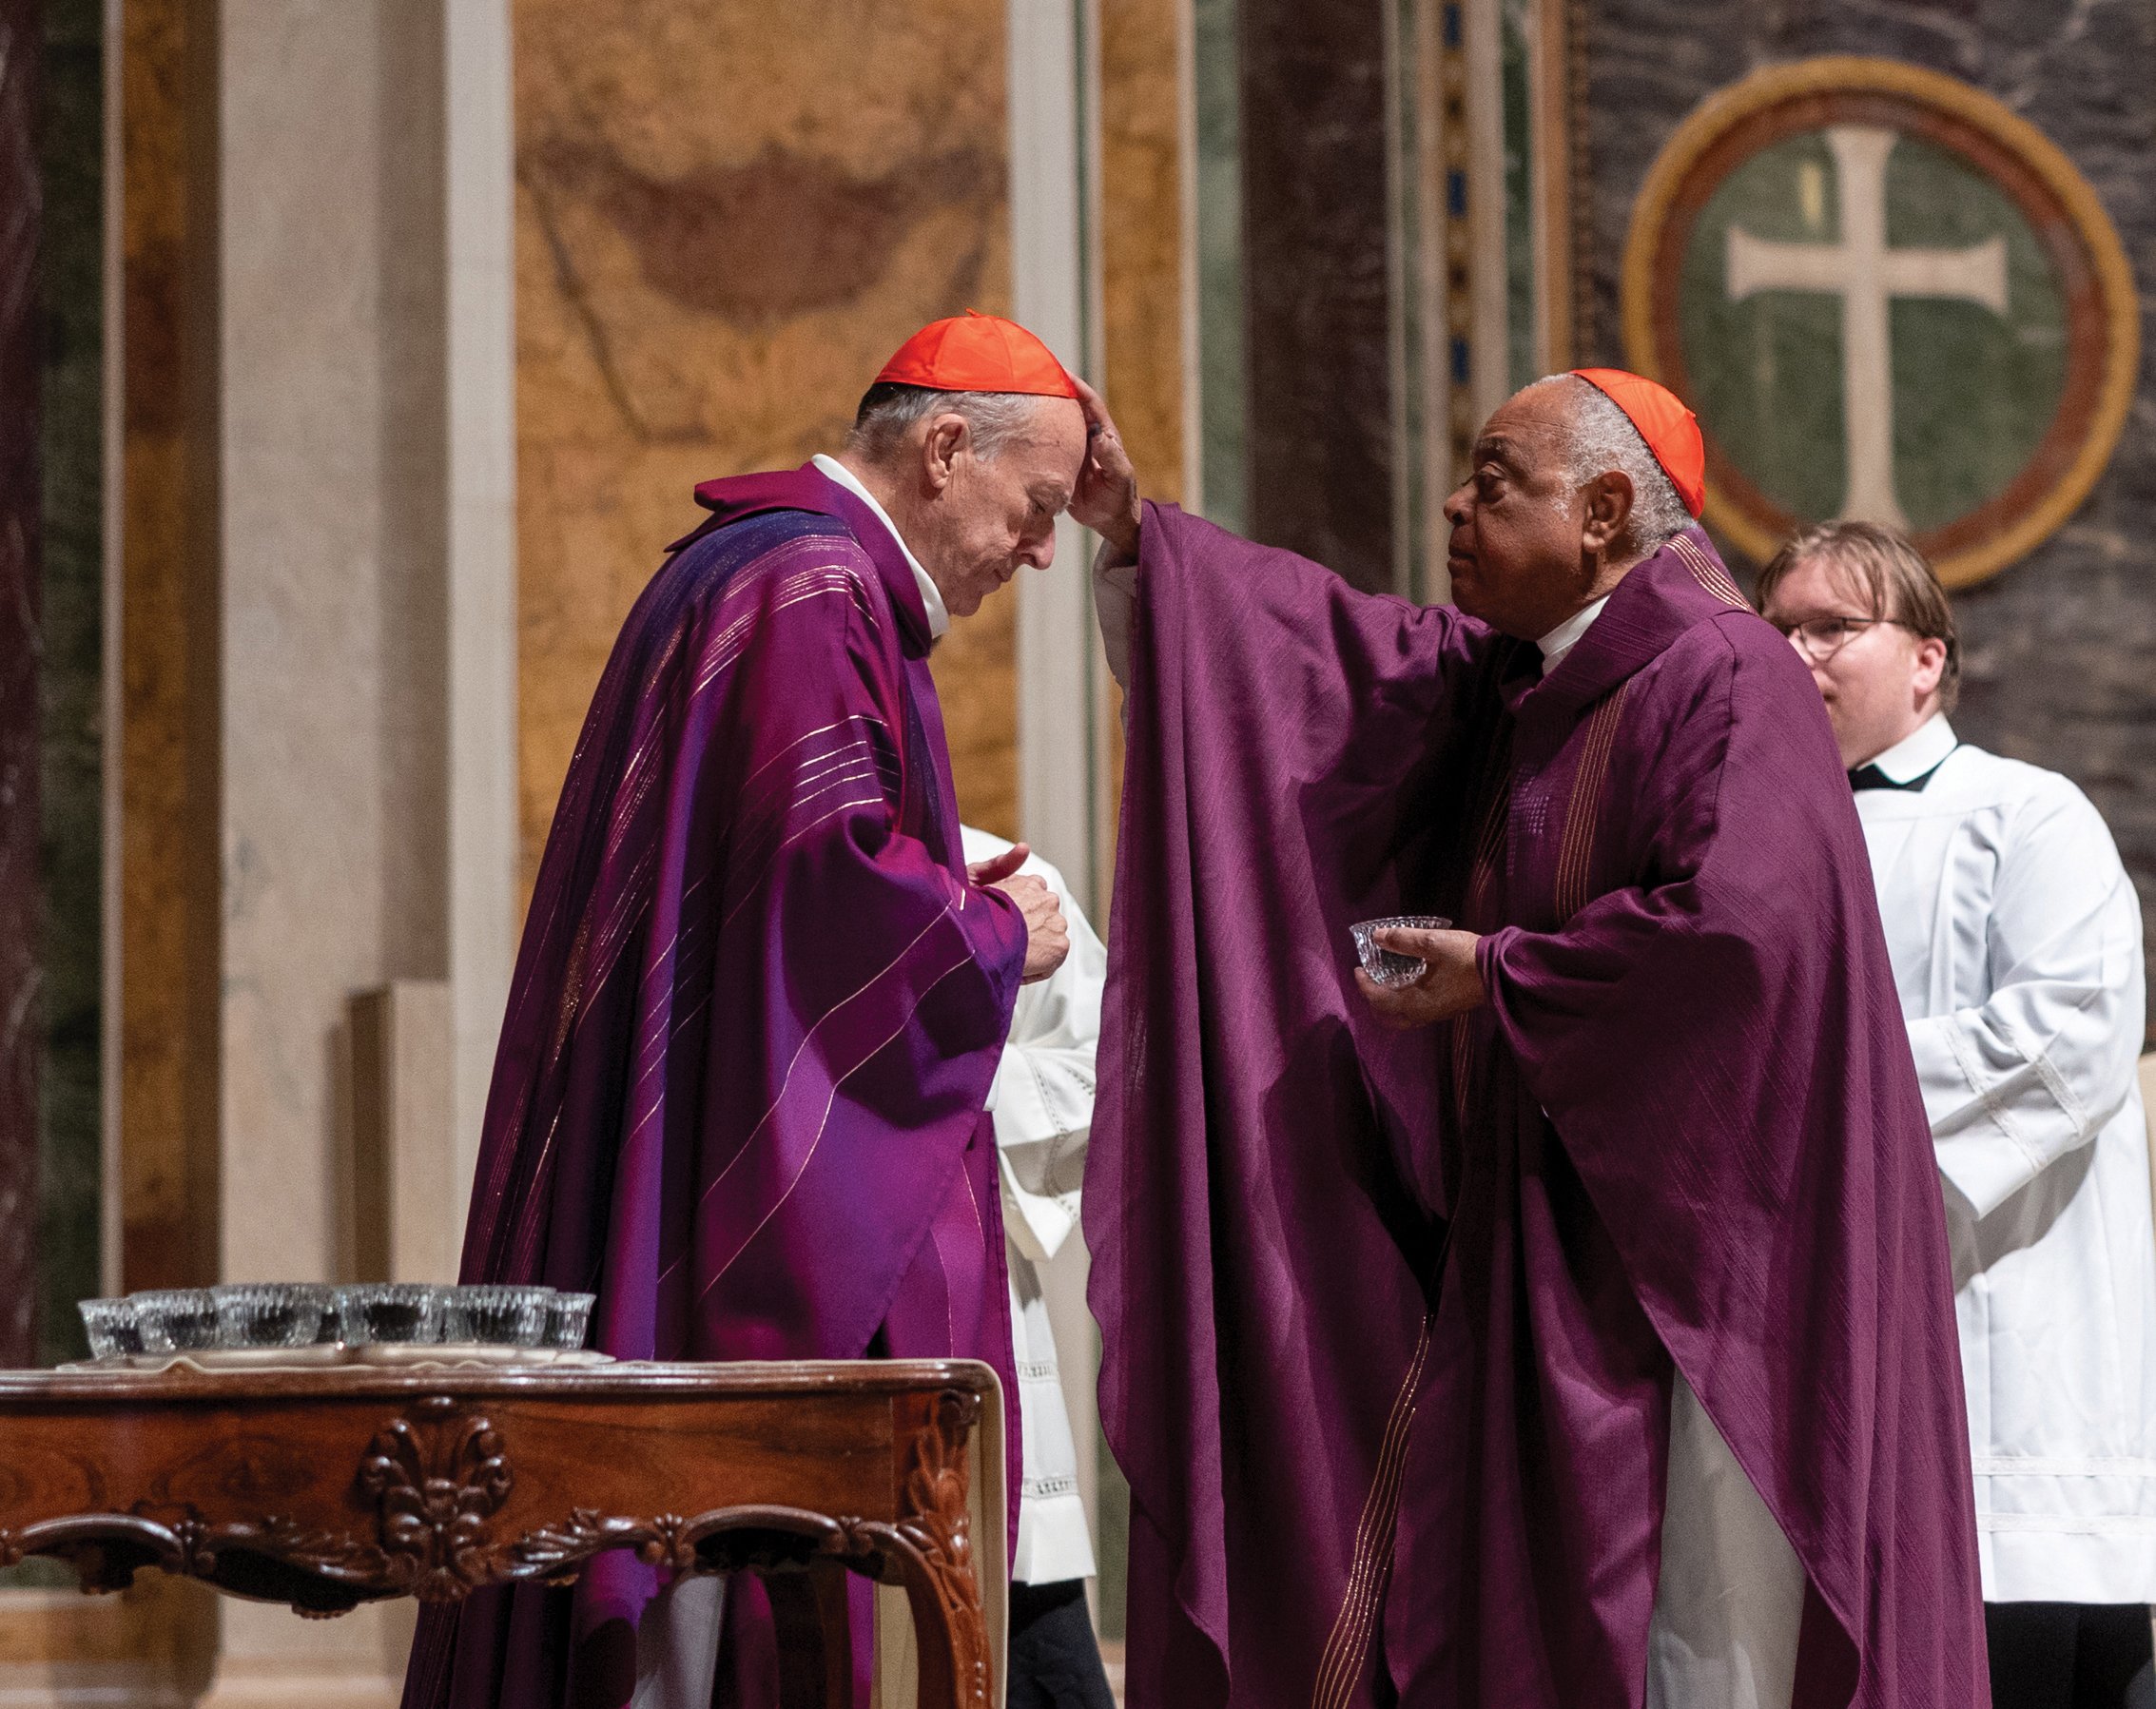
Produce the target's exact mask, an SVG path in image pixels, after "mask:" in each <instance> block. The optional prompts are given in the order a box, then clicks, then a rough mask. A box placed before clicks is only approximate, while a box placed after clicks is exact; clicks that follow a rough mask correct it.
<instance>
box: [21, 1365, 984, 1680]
mask: <svg viewBox="0 0 2156 1709" xmlns="http://www.w3.org/2000/svg"><path fill="white" fill-rule="evenodd" d="M997 1394H998V1391H997V1386H996V1382H995V1378H994V1376H993V1375H992V1373H991V1372H990V1370H989V1369H988V1367H986V1366H985V1365H977V1364H972V1363H968V1362H964V1361H957V1360H952V1361H942V1360H937V1361H926V1360H923V1361H911V1360H890V1361H875V1362H867V1363H845V1364H820V1365H817V1364H788V1365H630V1364H624V1365H592V1366H581V1367H574V1368H570V1367H554V1368H549V1367H544V1366H541V1367H535V1368H531V1369H515V1368H508V1367H493V1368H485V1367H475V1366H458V1367H432V1368H420V1369H398V1368H387V1367H379V1366H360V1365H336V1366H324V1367H320V1368H318V1369H297V1368H292V1367H285V1368H282V1369H274V1370H267V1369H265V1370H251V1371H237V1370H218V1371H199V1370H194V1369H190V1368H187V1367H175V1368H173V1369H168V1370H165V1371H161V1372H148V1371H126V1372H120V1371H110V1372H108V1371H85V1370H80V1369H77V1370H68V1371H0V1565H12V1564H14V1563H16V1562H18V1561H20V1560H21V1559H22V1558H23V1557H24V1556H26V1555H46V1556H52V1557H55V1558H57V1559H60V1560H63V1561H66V1562H68V1563H71V1564H72V1565H73V1566H74V1567H75V1568H76V1569H77V1571H78V1572H79V1573H80V1574H81V1576H82V1580H83V1583H84V1587H85V1588H86V1589H89V1590H118V1589H122V1588H125V1587H126V1585H127V1584H128V1583H130V1582H131V1580H132V1579H133V1577H134V1575H135V1573H136V1571H137V1570H138V1569H140V1568H142V1567H144V1566H156V1567H162V1568H163V1569H164V1570H165V1571H166V1572H173V1573H185V1574H186V1575H187V1576H189V1577H191V1578H197V1579H202V1580H205V1581H207V1582H208V1583H211V1584H213V1585H215V1586H216V1587H217V1588H219V1589H220V1590H223V1591H227V1592H230V1593H231V1594H233V1595H235V1596H243V1597H252V1598H257V1599H262V1600H267V1601H274V1602H289V1603H290V1604H291V1605H292V1606H293V1607H294V1608H296V1609H297V1610H299V1611H300V1612H301V1613H302V1614H310V1615H328V1614H340V1613H343V1612H345V1611H346V1610H348V1609H350V1608H352V1607H354V1606H355V1605H357V1604H358V1603H359V1602H370V1601H375V1600H378V1599H380V1598H385V1597H398V1596H413V1597H418V1598H419V1599H420V1600H421V1601H423V1602H456V1601H457V1600H459V1599H460V1598H463V1597H465V1596H468V1595H470V1594H471V1593H472V1592H473V1591H475V1590H477V1589H479V1588H481V1587H482V1586H486V1585H493V1584H505V1583H515V1582H516V1581H519V1580H543V1581H546V1582H549V1583H561V1582H564V1581H567V1580H571V1579H573V1578H575V1577H576V1575H577V1572H578V1571H579V1569H580V1568H581V1566H582V1565H583V1563H585V1562H587V1561H589V1560H591V1559H592V1557H593V1556H594V1555H597V1554H599V1553H601V1552H603V1551H605V1550H608V1549H620V1548H628V1549H634V1550H636V1551H637V1552H638V1554H639V1555H641V1556H642V1558H643V1559H644V1560H646V1561H647V1562H650V1563H653V1564H655V1565H661V1564H663V1565H667V1566H670V1567H671V1568H673V1569H674V1570H675V1571H676V1572H719V1571H737V1570H744V1569H747V1570H752V1571H756V1572H759V1573H761V1574H763V1575H765V1580H766V1583H767V1586H768V1587H769V1588H770V1590H771V1591H772V1602H773V1609H774V1614H775V1615H776V1616H777V1618H778V1619H779V1622H780V1625H781V1632H782V1640H783V1641H784V1643H785V1647H786V1649H787V1656H788V1669H787V1673H788V1679H787V1704H788V1709H792V1705H793V1704H795V1703H801V1704H812V1703H818V1702H828V1703H830V1704H832V1705H836V1704H838V1703H841V1702H844V1701H845V1700H846V1693H847V1692H849V1691H850V1679H851V1654H850V1642H849V1639H848V1636H847V1622H846V1620H845V1574H846V1573H847V1572H853V1573H860V1574H864V1575H865V1576H866V1577H868V1578H870V1579H873V1580H876V1581H878V1582H880V1583H886V1584H898V1585H903V1587H904V1589H905V1592H906V1597H907V1601H908V1603H909V1604H910V1607H911V1609H912V1614H913V1622H914V1631H915V1635H916V1637H917V1639H918V1641H919V1647H920V1661H921V1676H920V1678H921V1702H922V1703H923V1705H924V1706H928V1705H933V1706H934V1709H961V1706H962V1709H988V1705H989V1703H990V1699H991V1697H992V1694H993V1692H994V1680H995V1674H996V1672H997V1670H996V1668H995V1666H994V1659H993V1657H992V1656H991V1654H990V1650H989V1642H988V1633H987V1625H986V1622H985V1621H984V1619H983V1613H982V1586H981V1583H980V1581H979V1579H978V1578H977V1576H976V1573H975V1570H974V1555H973V1543H972V1533H973V1525H974V1520H973V1508H972V1505H971V1500H970V1498H971V1497H972V1495H973V1494H974V1491H973V1489H972V1487H971V1486H972V1483H973V1481H974V1480H973V1479H972V1477H971V1476H970V1474H969V1456H979V1457H982V1463H983V1464H985V1465H988V1466H991V1467H995V1468H1000V1461H1001V1434H1000V1422H999V1420H1000V1413H999V1412H998V1410H997V1408H998V1407H999V1406H1000V1401H999V1400H998V1398H997ZM984 1420H985V1421H986V1422H987V1423H988V1424H989V1425H991V1426H992V1428H985V1429H982V1428H979V1427H980V1426H981V1424H982V1423H983V1421H984ZM977 1438H978V1440H977ZM991 1455H992V1456H993V1458H992V1459H987V1458H985V1457H986V1456H991ZM999 1481H1000V1469H999V1470H998V1471H997V1472H996V1473H995V1474H993V1475H991V1476H990V1477H989V1478H987V1479H986V1480H985V1482H986V1483H987V1485H988V1486H989V1487H990V1488H993V1487H994V1486H995V1485H996V1484H997V1483H998V1482H999ZM984 1528H988V1529H991V1530H992V1532H993V1535H994V1540H995V1543H996V1544H998V1545H1000V1541H1001V1536H1000V1530H1001V1527H1000V1523H999V1524H997V1525H994V1526H992V1527H986V1526H984Z"/></svg>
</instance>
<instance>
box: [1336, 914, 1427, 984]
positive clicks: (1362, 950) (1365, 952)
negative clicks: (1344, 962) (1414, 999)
mask: <svg viewBox="0 0 2156 1709" xmlns="http://www.w3.org/2000/svg"><path fill="white" fill-rule="evenodd" d="M1451 923H1452V922H1451V921H1449V920H1447V919H1445V918H1444V917H1443V916H1442V915H1437V914H1389V915H1387V916H1386V917H1385V918H1384V919H1383V920H1362V921H1357V922H1355V924H1354V925H1352V926H1351V927H1350V928H1349V929H1350V930H1351V931H1352V932H1353V933H1354V934H1355V954H1356V955H1357V956H1359V957H1361V958H1362V963H1363V971H1364V972H1365V973H1367V974H1369V976H1370V978H1371V979H1372V980H1373V981H1376V982H1377V983H1378V984H1380V985H1411V984H1413V983H1414V982H1415V981H1417V980H1419V979H1421V978H1422V977H1423V974H1424V971H1425V970H1426V969H1427V968H1428V966H1429V963H1428V961H1424V960H1423V959H1422V957H1420V956H1404V955H1400V954H1397V953H1395V952H1394V951H1392V950H1389V949H1384V948H1381V947H1379V945H1378V942H1377V934H1378V933H1379V932H1382V931H1386V930H1388V929H1389V928H1390V927H1392V926H1396V925H1404V926H1407V927H1408V929H1409V930H1411V931H1419V932H1442V931H1443V930H1444V929H1445V928H1446V927H1447V926H1448V925H1450V924H1451Z"/></svg>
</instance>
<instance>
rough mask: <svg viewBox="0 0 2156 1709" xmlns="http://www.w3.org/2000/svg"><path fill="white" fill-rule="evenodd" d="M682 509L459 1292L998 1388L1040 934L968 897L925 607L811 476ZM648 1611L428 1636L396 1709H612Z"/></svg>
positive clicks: (605, 1571)
mask: <svg viewBox="0 0 2156 1709" xmlns="http://www.w3.org/2000/svg"><path fill="white" fill-rule="evenodd" d="M697 499H698V502H699V503H701V504H703V505H704V506H705V507H706V508H707V509H709V510H710V511H712V512H713V513H714V514H713V515H712V517H711V519H710V520H709V521H708V522H707V523H706V524H705V525H704V527H702V528H701V529H699V530H698V531H696V533H694V534H690V535H689V536H687V537H686V538H684V539H682V540H679V541H677V542H675V544H674V546H673V547H672V548H670V553H671V555H670V557H669V559H668V561H667V562H666V564H665V565H664V566H663V567H662V568H661V570H660V571H659V573H658V574H657V575H656V576H654V577H653V578H652V580H651V585H650V586H649V587H647V588H646V589H645V591H644V593H643V594H642V596H641V597H640V598H639V599H638V600H637V603H636V606H635V608H634V610H632V611H631V613H630V616H629V620H628V622H627V623H626V624H625V625H624V626H623V628H622V631H621V635H620V638H619V639H618V640H617V641H616V642H615V644H614V649H613V653H612V657H611V658H610V659H609V661H608V664H607V669H606V672H605V674H604V676H603V677H602V678H601V679H600V683H599V687H598V690H597V692H596V694H595V695H594V696H593V698H592V709H591V712H590V714H589V715H588V716H587V718H586V720H585V724H584V731H583V735H582V737H581V738H580V739H579V741H578V743H577V748H576V753H575V757H574V758H573V760H572V761H571V762H570V768H569V776H568V779H567V781H566V783H565V784H564V786H563V788H562V794H561V801H560V804H559V806H557V807H556V808H555V811H554V828H553V831H552V833H551V834H550V836H549V838H548V842H547V851H546V856H545V859H544V861H543V862H542V864H541V865H540V869H539V878H538V885H537V888H536V891H535V893H534V897H533V900H532V909H531V913H530V916H529V917H528V919H527V921H526V922H525V928H524V942H523V947H522V949H521V951H520V952H519V954H518V957H517V966H516V977H515V984H514V986H513V988H512V991H511V995H510V1001H509V1011H508V1017H507V1019H506V1020H505V1022H504V1024H503V1028H502V1038H501V1045H500V1049H499V1052H498V1054H497V1055H496V1057H495V1075H494V1085H493V1088H492V1091H491V1092H490V1094H489V1097H488V1100H487V1116H486V1131H485V1135H484V1137H483V1140H482V1143H481V1147H480V1153H479V1163H478V1176H477V1180H476V1184H475V1188H474V1194H473V1203H472V1214H471V1220H470V1223H469V1226H468V1228H467V1231H466V1235H465V1245H464V1263H463V1275H464V1279H465V1280H466V1281H488V1282H521V1283H547V1284H551V1285H553V1286H555V1287H558V1288H564V1289H585V1290H594V1291H597V1293H598V1295H599V1303H598V1307H597V1310H596V1312H595V1314H594V1320H593V1321H594V1330H593V1336H592V1339H593V1344H594V1345H595V1346H597V1347H598V1348H600V1349H601V1350H604V1351H607V1352H610V1353H612V1354H614V1355H615V1356H617V1357H619V1358H624V1359H690V1360H702V1359H797V1358H822V1359H827V1358H849V1359H850V1358H860V1357H862V1356H864V1355H865V1354H868V1353H869V1352H870V1351H871V1350H873V1351H875V1352H877V1353H882V1354H888V1355H890V1356H894V1357H908V1356H917V1357H953V1356H955V1357H960V1358H972V1359H982V1360H986V1361H987V1362H988V1363H990V1364H992V1365H993V1366H995V1368H996V1369H997V1370H998V1371H999V1372H1000V1374H1001V1376H1002V1380H1003V1386H1004V1392H1005V1393H1006V1394H1011V1395H1015V1394H1016V1393H1017V1389H1016V1387H1015V1380H1014V1376H1013V1373H1012V1370H1011V1357H1012V1355H1011V1336H1010V1326H1009V1307H1008V1301H1007V1293H1006V1282H1005V1279H1004V1274H1003V1232H1002V1218H1001V1209H1000V1199H999V1197H998V1193H997V1175H996V1158H995V1143H994V1137H993V1134H992V1131H991V1130H990V1128H989V1127H988V1125H987V1123H988V1117H986V1116H985V1115H984V1114H983V1112H982V1106H983V1104H984V1103H985V1102H986V1100H987V1096H988V1088H989V1083H990V1081H991V1080H992V1078H994V1076H995V1072H996V1064H997V1060H998V1058H999V1056H1000V1052H1001V1049H1002V1044H1003V1039H1004V1035H1005V1033H1006V1031H1007V1030H1008V1028H1009V1025H1010V1018H1011V1006H1012V1002H1013V1000H1015V998H1016V996H1017V992H1018V986H1019V980H1020V973H1021V971H1022V969H1023V965H1024V959H1025V945H1026V932H1025V923H1024V921H1023V919H1022V917H1021V916H1020V913H1019V911H1018V909H1017V908H1016V906H1015V905H1013V904H1012V903H1010V902H1009V900H1008V899H1007V898H1005V897H1004V896H1003V895H1001V894H1000V893H999V892H994V891H989V890H982V889H977V888H975V887H974V886H972V885H971V884H968V883H967V881H966V876H965V866H964V863H963V860H962V858H961V852H960V842H959V817H958V809H957V805H956V801H955V798H954V795H953V791H952V785H951V776H950V765H949V758H948V754H947V752H946V750H945V748H944V742H943V729H942V719H941V714H940V712H939V710H938V708H937V702H936V691H935V687H934V685H933V683H932V682H931V680H930V677H929V672H928V664H927V656H928V643H929V635H928V628H927V618H926V614H925V612H924V610H923V605H922V601H921V592H920V590H919V588H918V587H917V586H916V585H915V582H914V578H913V572H912V570H911V568H910V566H909V565H908V564H907V563H906V561H905V558H904V555H903V553H902V552H901V550H900V548H899V546H898V544H897V542H896V541H895V540H893V539H892V537H891V535H890V534H889V531H888V530H886V529H885V528H884V526H883V524H882V523H881V522H880V521H879V520H878V519H877V518H876V517H875V515H874V514H873V513H872V512H871V511H869V509H868V508H867V507H866V506H865V505H864V504H862V503H861V501H860V500H859V499H858V498H857V497H855V496H854V495H852V494H849V493H847V492H846V491H845V490H844V489H843V488H841V487H840V486H838V485H837V484H836V483H835V482H832V481H830V480H828V479H826V478H825V476H822V475H821V474H819V473H817V472H816V471H815V470H814V469H813V468H808V469H803V470H800V471H797V472H794V473H790V474H773V475H756V476H744V477H742V478H740V479H736V480H722V481H710V482H707V483H706V484H705V485H704V486H701V487H699V488H698V489H697ZM1008 1411H1009V1414H1010V1417H1009V1421H1008V1422H1009V1435H1008V1452H1009V1454H1010V1466H1011V1489H1012V1490H1013V1492H1014V1495H1013V1504H1014V1505H1013V1520H1012V1523H1013V1525H1015V1524H1016V1517H1015V1516H1016V1507H1015V1503H1016V1495H1015V1492H1016V1490H1017V1488H1018V1458H1017V1454H1018V1439H1017V1428H1018V1408H1017V1407H1016V1406H1015V1405H1013V1406H1011V1407H1010V1408H1008ZM563 1517H564V1518H566V1517H567V1516H566V1515H564V1516H563ZM663 1582H664V1581H663V1579H662V1578H661V1576H660V1574H659V1573H658V1572H657V1570H656V1569H654V1568H651V1567H648V1566H645V1565H644V1564H643V1563H640V1562H638V1561H637V1560H636V1559H635V1558H634V1557H633V1555H631V1554H629V1553H626V1552H619V1551H617V1552H615V1553H612V1554H608V1555H603V1556H601V1557H599V1558H598V1559H597V1560H596V1561H594V1562H593V1563H591V1564H590V1565H588V1566H587V1567H586V1569H585V1571H584V1575H583V1578H582V1580H581V1582H580V1583H578V1584H577V1585H576V1586H575V1588H574V1590H573V1592H572V1591H562V1590H553V1591H550V1590H546V1589H542V1588H540V1587H538V1586H536V1585H532V1586H517V1587H515V1589H512V1590H505V1591H490V1592H482V1593H480V1594H479V1595H476V1596H474V1597H472V1598H471V1599H470V1600H469V1601H468V1602H464V1603H462V1604H460V1605H456V1606H454V1607H450V1608H430V1609H428V1610H426V1611H425V1612H424V1615H423V1618H422V1622H421V1627H420V1632H419V1636H418V1641H417V1642H416V1643H415V1645H414V1649H413V1660H412V1666H411V1670H410V1672H409V1674H408V1676H407V1679H406V1683H405V1697H404V1700H405V1704H406V1709H439V1706H441V1705H451V1704H454V1705H455V1706H456V1709H480V1706H482V1705H483V1706H486V1709H496V1706H498V1709H557V1706H559V1705H565V1704H574V1705H577V1706H579V1709H582V1706H585V1705H602V1704H604V1705H612V1704H619V1703H623V1702H626V1701H627V1699H628V1697H629V1695H630V1691H631V1687H632V1686H633V1683H634V1664H635V1627H636V1624H637V1622H638V1621H639V1619H640V1618H641V1615H642V1612H643V1609H644V1606H645V1604H646V1603H647V1602H649V1601H650V1599H651V1597H652V1596H653V1595H654V1594H655V1593H656V1591H657V1590H658V1589H659V1588H660V1587H661V1585H662V1583H663ZM729 1602H731V1603H733V1604H735V1607H734V1610H733V1611H732V1612H731V1613H729V1617H728V1629H729V1637H737V1636H738V1637H744V1638H748V1639H750V1640H752V1639H753V1638H754V1636H755V1635H754V1634H753V1633H752V1632H750V1633H744V1632H742V1630H741V1619H742V1610H743V1609H744V1608H746V1609H748V1610H749V1612H750V1613H751V1615H753V1614H754V1613H755V1611H756V1610H759V1609H761V1607H762V1598H761V1597H760V1596H759V1595H757V1594H756V1593H754V1592H753V1591H751V1592H750V1593H749V1594H748V1595H746V1596H742V1597H736V1598H730V1599H729ZM861 1623H862V1622H861V1621H860V1620H859V1619H857V1621H856V1625H857V1628H859V1627H860V1626H861ZM734 1647H736V1648H745V1649H747V1650H749V1651H753V1650H754V1649H755V1647H756V1646H755V1644H754V1643H753V1642H752V1641H751V1642H748V1643H747V1644H737V1645H735V1646H734ZM749 1665H753V1657H751V1661H750V1663H749ZM865 1665H866V1659H865V1657H863V1658H860V1659H858V1660H857V1668H858V1669H864V1668H865ZM737 1683H738V1681H737Z"/></svg>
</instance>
